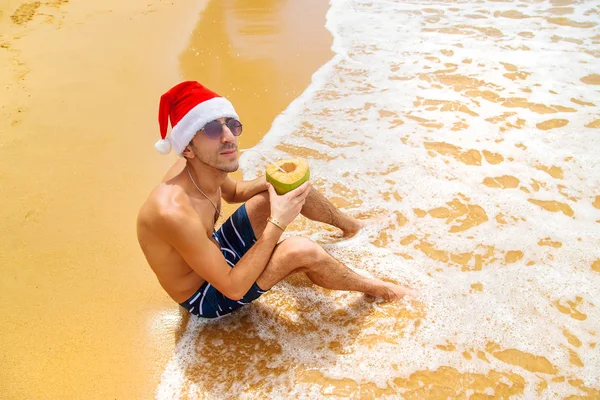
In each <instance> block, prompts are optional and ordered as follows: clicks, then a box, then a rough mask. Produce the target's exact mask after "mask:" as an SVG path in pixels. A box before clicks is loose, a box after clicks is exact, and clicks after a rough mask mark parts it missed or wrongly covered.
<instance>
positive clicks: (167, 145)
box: [154, 138, 171, 154]
mask: <svg viewBox="0 0 600 400" xmlns="http://www.w3.org/2000/svg"><path fill="white" fill-rule="evenodd" d="M154 148H155V149H156V150H158V152H159V153H160V154H169V152H170V151H171V141H170V140H169V138H166V139H160V140H159V141H157V142H156V143H155V144H154Z"/></svg>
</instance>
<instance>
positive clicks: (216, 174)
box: [182, 161, 227, 197]
mask: <svg viewBox="0 0 600 400" xmlns="http://www.w3.org/2000/svg"><path fill="white" fill-rule="evenodd" d="M188 170H189V172H190V174H191V175H192V178H193V180H194V182H196V185H197V186H198V188H199V189H200V190H202V191H203V192H204V193H205V194H206V195H207V196H209V197H214V196H216V195H217V193H218V191H219V188H220V187H221V185H222V184H223V182H225V179H226V178H227V172H223V171H221V170H218V169H216V168H213V167H210V166H208V165H206V164H203V163H201V162H199V161H198V162H191V161H187V162H186V166H185V168H184V170H183V171H182V174H184V175H185V176H186V178H188V179H189V177H188V176H187V175H188ZM190 184H191V185H192V186H194V183H193V182H190ZM194 190H195V188H194Z"/></svg>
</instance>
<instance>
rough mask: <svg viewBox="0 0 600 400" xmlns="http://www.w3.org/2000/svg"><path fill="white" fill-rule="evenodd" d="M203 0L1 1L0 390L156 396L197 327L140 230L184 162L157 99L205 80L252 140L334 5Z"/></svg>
mask: <svg viewBox="0 0 600 400" xmlns="http://www.w3.org/2000/svg"><path fill="white" fill-rule="evenodd" d="M206 3H207V2H195V1H188V0H184V1H179V2H176V3H172V4H171V3H168V4H164V3H158V4H154V3H152V4H148V3H146V2H138V1H134V2H126V3H123V2H118V1H116V0H109V1H106V2H102V3H94V4H91V3H85V4H83V3H77V2H68V1H66V0H54V1H50V2H47V3H44V4H41V3H38V2H31V3H26V2H23V1H13V0H9V1H8V2H5V3H3V5H2V8H1V9H0V11H1V12H0V35H1V36H0V60H1V62H2V65H4V66H7V68H6V67H5V68H3V69H2V70H1V71H0V81H1V83H2V86H1V88H2V89H1V90H2V96H0V117H1V118H0V130H1V131H2V132H3V134H2V136H1V137H0V167H1V168H0V185H1V187H2V191H3V193H7V194H8V196H7V195H6V194H5V195H4V196H3V199H2V206H3V207H1V208H0V221H2V222H1V223H0V235H1V236H2V238H3V240H2V241H1V244H0V263H1V265H3V268H4V271H3V279H2V283H1V284H0V293H1V294H0V304H2V311H1V315H2V317H3V321H4V323H3V324H2V326H1V327H0V340H1V341H2V345H3V350H4V351H3V353H2V356H0V357H1V359H2V365H3V367H4V368H2V372H1V373H0V393H2V396H3V398H7V399H12V398H15V399H16V398H19V399H21V398H126V399H128V398H150V397H152V394H153V392H154V390H155V388H156V385H157V383H158V381H159V379H160V374H161V373H162V371H163V369H164V367H165V364H166V362H167V360H168V359H169V358H170V357H171V354H172V351H173V349H174V346H175V343H176V340H177V337H178V335H179V334H180V333H181V331H182V330H183V329H184V328H185V324H186V320H185V318H183V319H182V317H181V315H180V313H179V309H178V307H177V306H176V305H175V304H174V303H173V302H172V300H171V299H169V298H168V297H167V295H166V294H165V293H164V292H163V291H162V290H161V288H160V286H159V285H158V283H157V281H156V279H155V277H154V276H153V274H152V272H151V271H150V269H149V268H148V267H147V265H146V263H145V260H144V258H143V255H142V253H141V251H140V250H139V248H138V246H137V241H136V239H135V217H136V214H137V209H138V207H139V205H140V204H141V203H142V201H143V199H144V198H145V196H146V194H147V193H148V192H149V191H150V190H151V188H152V187H153V186H154V185H155V184H156V183H157V182H158V181H159V180H160V177H161V176H162V175H163V174H164V172H165V171H166V170H167V169H168V167H169V166H170V164H171V163H172V162H173V161H174V160H175V157H174V156H170V157H161V156H160V155H159V154H158V153H156V151H155V150H154V148H153V144H154V142H155V140H156V139H157V138H158V136H159V132H158V125H157V121H156V112H157V105H158V98H159V96H160V95H161V94H162V93H163V92H164V91H165V90H167V89H168V88H169V87H171V86H172V85H173V84H175V83H177V82H178V81H180V80H182V78H183V79H197V80H199V81H201V82H203V83H205V84H206V85H207V86H209V87H211V88H212V89H213V90H215V91H217V92H219V93H220V94H222V95H224V96H226V97H229V98H230V99H231V100H232V101H233V102H234V104H235V105H236V109H237V111H238V113H239V114H240V115H241V117H242V119H243V122H244V124H245V125H244V135H243V136H242V139H241V143H240V147H249V146H252V145H253V144H254V143H256V142H257V141H258V140H259V139H260V137H261V135H263V134H264V133H265V132H266V131H267V130H268V128H269V126H270V123H271V121H272V120H273V118H274V117H275V116H276V115H277V114H278V113H279V112H281V111H282V110H283V109H285V107H286V106H287V105H288V104H289V102H290V101H291V100H292V99H294V98H295V97H296V96H298V95H299V94H300V92H301V91H302V90H303V89H304V87H306V85H307V84H308V83H309V82H310V76H311V75H312V73H313V72H314V71H315V70H316V69H317V68H318V66H320V65H322V64H323V63H324V62H325V61H327V59H328V58H329V57H330V55H331V54H330V52H329V50H328V49H329V46H330V44H331V37H330V35H329V34H328V32H327V31H326V30H325V29H324V27H323V25H324V21H325V12H326V10H327V4H326V2H324V1H316V0H315V1H312V2H311V4H310V6H308V5H306V4H305V7H299V6H292V5H290V4H288V3H290V1H281V0H280V1H261V2H252V3H250V2H249V1H246V2H244V1H238V2H224V3H222V2H217V1H216V0H213V1H211V2H208V5H207V4H206ZM313 3H314V4H313ZM250 4H252V6H253V8H250ZM204 7H206V9H205V11H204V12H203V13H202V14H201V15H200V11H201V9H203V8H204ZM199 18H200V21H198V19H199ZM209 21H217V22H214V23H209ZM219 21H222V22H221V23H220V22H219ZM294 21H301V22H296V23H294ZM225 22H226V23H225ZM195 25H196V26H197V27H196V28H195V29H194V26H195ZM192 31H193V33H192V39H191V42H190V41H189V37H190V32H192ZM208 34H210V41H209V42H204V40H203V39H202V38H203V37H206V36H208ZM309 43H310V45H309ZM188 44H189V47H188ZM186 47H187V48H186ZM228 49H231V50H228ZM182 51H183V53H182ZM196 52H197V53H198V55H196ZM178 57H180V58H179V59H178ZM299 60H301V62H300V61H299ZM180 68H181V69H180ZM227 211H229V212H230V211H231V209H228V210H227Z"/></svg>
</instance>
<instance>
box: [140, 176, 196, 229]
mask: <svg viewBox="0 0 600 400" xmlns="http://www.w3.org/2000/svg"><path fill="white" fill-rule="evenodd" d="M190 212H193V208H192V207H191V203H190V198H189V196H188V194H187V193H186V192H185V190H183V188H182V187H181V186H178V185H167V184H165V183H161V184H160V185H158V186H157V187H155V188H154V189H153V190H152V192H150V194H149V195H148V198H147V199H146V201H145V202H144V204H143V205H142V207H141V208H140V211H139V213H138V224H139V223H142V224H144V225H146V226H148V227H152V226H156V225H162V224H165V223H167V224H168V223H172V222H176V221H178V220H180V219H181V218H185V217H186V216H187V215H188V214H189V213H190Z"/></svg>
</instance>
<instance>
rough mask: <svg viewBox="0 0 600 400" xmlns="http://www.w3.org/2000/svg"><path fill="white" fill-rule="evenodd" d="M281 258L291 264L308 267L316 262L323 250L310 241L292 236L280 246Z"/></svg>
mask: <svg viewBox="0 0 600 400" xmlns="http://www.w3.org/2000/svg"><path fill="white" fill-rule="evenodd" d="M280 246H281V251H282V256H283V257H284V258H285V259H286V260H287V262H289V263H291V264H296V265H298V264H301V265H309V264H312V263H314V262H316V261H318V260H319V259H320V258H321V257H322V256H323V253H324V250H323V249H322V248H321V246H319V245H318V244H316V243H315V242H313V241H312V240H310V239H307V238H305V237H301V236H293V237H290V238H288V239H285V240H284V241H283V242H281V244H280Z"/></svg>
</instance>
